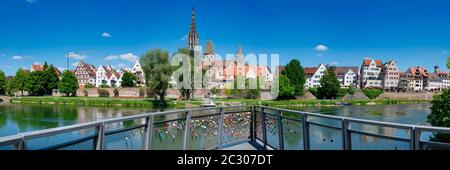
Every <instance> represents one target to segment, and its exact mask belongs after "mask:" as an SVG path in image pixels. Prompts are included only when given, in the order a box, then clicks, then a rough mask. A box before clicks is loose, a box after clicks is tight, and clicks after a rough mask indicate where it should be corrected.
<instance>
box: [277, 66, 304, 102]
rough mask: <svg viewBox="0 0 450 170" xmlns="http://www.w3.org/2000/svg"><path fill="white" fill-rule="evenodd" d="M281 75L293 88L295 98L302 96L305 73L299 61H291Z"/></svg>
mask: <svg viewBox="0 0 450 170" xmlns="http://www.w3.org/2000/svg"><path fill="white" fill-rule="evenodd" d="M281 74H283V75H285V76H286V78H288V79H289V82H290V83H291V84H292V86H293V87H294V91H295V96H302V95H303V94H304V92H303V90H304V85H305V83H306V79H305V72H304V69H303V67H302V66H301V64H300V61H299V60H297V59H293V60H291V61H290V62H289V63H288V64H287V65H286V67H285V68H284V70H283V71H282V73H281Z"/></svg>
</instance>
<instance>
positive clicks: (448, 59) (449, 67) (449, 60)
mask: <svg viewBox="0 0 450 170" xmlns="http://www.w3.org/2000/svg"><path fill="white" fill-rule="evenodd" d="M447 68H448V69H450V56H449V57H448V58H447Z"/></svg>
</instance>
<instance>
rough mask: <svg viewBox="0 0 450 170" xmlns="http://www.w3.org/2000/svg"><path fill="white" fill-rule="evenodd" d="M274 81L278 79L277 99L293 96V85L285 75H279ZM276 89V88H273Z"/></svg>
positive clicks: (291, 97)
mask: <svg viewBox="0 0 450 170" xmlns="http://www.w3.org/2000/svg"><path fill="white" fill-rule="evenodd" d="M275 81H278V83H275V85H276V84H278V97H277V99H293V98H295V87H294V86H293V85H292V83H291V82H290V80H289V79H288V78H287V76H285V75H280V77H279V78H276V79H275ZM275 89H277V88H275Z"/></svg>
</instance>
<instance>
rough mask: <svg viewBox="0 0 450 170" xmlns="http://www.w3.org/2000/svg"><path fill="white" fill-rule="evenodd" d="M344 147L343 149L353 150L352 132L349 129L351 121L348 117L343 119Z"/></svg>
mask: <svg viewBox="0 0 450 170" xmlns="http://www.w3.org/2000/svg"><path fill="white" fill-rule="evenodd" d="M341 121H342V145H343V146H342V149H343V150H351V149H352V144H351V134H350V132H349V131H348V128H349V123H348V121H347V120H346V119H342V120H341Z"/></svg>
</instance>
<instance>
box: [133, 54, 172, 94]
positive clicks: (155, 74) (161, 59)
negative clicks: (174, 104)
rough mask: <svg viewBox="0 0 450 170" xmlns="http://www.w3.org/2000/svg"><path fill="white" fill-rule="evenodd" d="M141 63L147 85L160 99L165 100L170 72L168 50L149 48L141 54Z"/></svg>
mask: <svg viewBox="0 0 450 170" xmlns="http://www.w3.org/2000/svg"><path fill="white" fill-rule="evenodd" d="M141 64H142V67H143V70H144V73H145V78H146V85H147V87H149V88H150V90H152V91H153V92H154V93H155V94H157V95H158V96H159V99H160V100H165V96H166V90H167V88H168V87H169V81H170V76H171V74H172V68H171V66H170V63H169V54H168V52H167V51H164V50H161V49H154V50H149V51H147V52H146V53H145V54H144V55H142V57H141Z"/></svg>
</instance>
